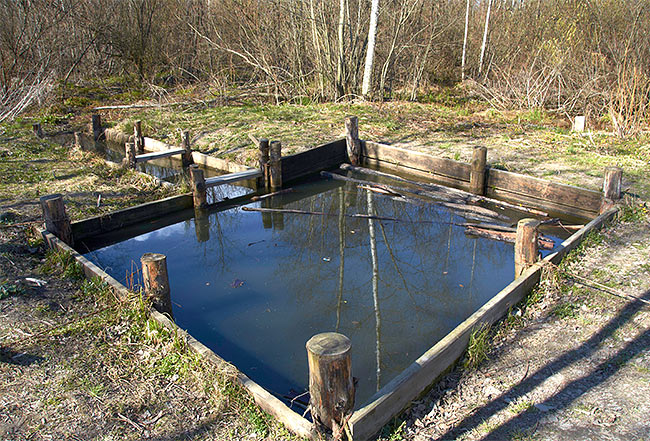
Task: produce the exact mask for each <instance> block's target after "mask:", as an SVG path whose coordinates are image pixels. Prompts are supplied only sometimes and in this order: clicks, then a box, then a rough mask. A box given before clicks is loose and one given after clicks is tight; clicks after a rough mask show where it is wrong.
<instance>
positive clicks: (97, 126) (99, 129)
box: [92, 114, 102, 141]
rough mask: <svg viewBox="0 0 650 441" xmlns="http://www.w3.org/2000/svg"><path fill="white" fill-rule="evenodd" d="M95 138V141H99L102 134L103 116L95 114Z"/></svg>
mask: <svg viewBox="0 0 650 441" xmlns="http://www.w3.org/2000/svg"><path fill="white" fill-rule="evenodd" d="M92 119H93V138H94V139H95V141H99V138H100V137H101V136H102V117H101V116H99V115H97V114H93V116H92Z"/></svg>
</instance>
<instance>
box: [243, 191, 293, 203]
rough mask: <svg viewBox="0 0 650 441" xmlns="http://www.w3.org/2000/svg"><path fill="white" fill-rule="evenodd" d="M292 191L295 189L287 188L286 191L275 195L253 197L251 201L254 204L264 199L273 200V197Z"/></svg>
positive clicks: (275, 192) (277, 192)
mask: <svg viewBox="0 0 650 441" xmlns="http://www.w3.org/2000/svg"><path fill="white" fill-rule="evenodd" d="M292 191H293V188H285V189H284V190H279V191H274V192H273V193H267V194H263V195H262V196H253V197H252V198H251V201H253V202H255V201H261V200H262V199H267V198H272V197H273V196H277V195H280V194H285V193H291V192H292Z"/></svg>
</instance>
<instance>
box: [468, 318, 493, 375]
mask: <svg viewBox="0 0 650 441" xmlns="http://www.w3.org/2000/svg"><path fill="white" fill-rule="evenodd" d="M489 335H490V328H489V326H486V325H485V324H483V325H480V326H479V327H478V328H476V329H474V330H473V331H472V333H471V334H470V336H469V343H468V345H467V353H466V356H465V360H464V362H463V365H464V367H465V369H470V370H471V369H476V368H477V367H478V366H479V365H480V364H481V362H483V361H484V360H487V358H488V352H489V350H490V342H489V341H488V337H489Z"/></svg>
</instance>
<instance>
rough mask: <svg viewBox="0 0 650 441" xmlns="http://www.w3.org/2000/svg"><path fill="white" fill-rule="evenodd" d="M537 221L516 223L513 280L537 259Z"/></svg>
mask: <svg viewBox="0 0 650 441" xmlns="http://www.w3.org/2000/svg"><path fill="white" fill-rule="evenodd" d="M539 223H540V221H538V220H537V219H521V220H520V221H519V222H517V236H516V238H515V279H516V278H518V277H519V276H521V274H522V273H523V272H524V271H526V269H527V268H528V267H530V266H531V265H532V264H534V263H535V262H536V261H537V258H538V257H539V251H538V227H539Z"/></svg>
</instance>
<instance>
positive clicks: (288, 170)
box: [282, 139, 347, 185]
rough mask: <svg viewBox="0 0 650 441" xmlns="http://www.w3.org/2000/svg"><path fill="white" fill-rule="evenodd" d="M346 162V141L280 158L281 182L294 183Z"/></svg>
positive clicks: (340, 140)
mask: <svg viewBox="0 0 650 441" xmlns="http://www.w3.org/2000/svg"><path fill="white" fill-rule="evenodd" d="M346 161H347V152H346V141H345V139H339V140H336V141H333V142H330V143H327V144H324V145H321V146H318V147H314V148H313V149H309V150H306V151H304V152H300V153H296V154H293V155H289V156H284V157H283V158H282V182H283V183H284V184H285V185H286V184H287V183H288V182H291V181H295V180H297V179H300V178H303V177H305V176H308V175H311V174H314V173H318V172H319V171H322V170H327V169H330V168H332V167H338V166H339V165H341V164H343V163H344V162H346Z"/></svg>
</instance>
